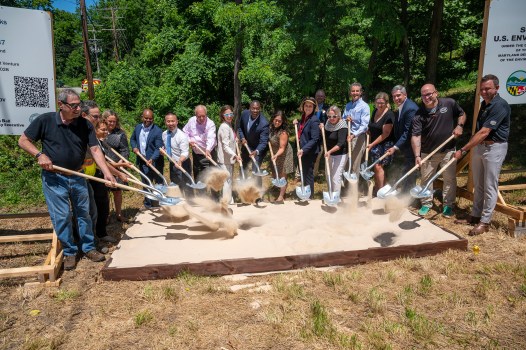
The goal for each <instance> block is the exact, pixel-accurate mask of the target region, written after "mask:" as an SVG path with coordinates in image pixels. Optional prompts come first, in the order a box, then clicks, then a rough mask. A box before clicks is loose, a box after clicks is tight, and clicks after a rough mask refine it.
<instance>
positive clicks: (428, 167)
mask: <svg viewBox="0 0 526 350" xmlns="http://www.w3.org/2000/svg"><path fill="white" fill-rule="evenodd" d="M454 154H455V150H454V149H453V150H450V151H447V152H437V153H435V154H434V155H433V156H432V157H431V158H430V159H428V160H427V161H426V162H425V163H424V164H423V165H422V167H421V168H420V175H421V176H422V177H421V182H420V186H422V187H424V186H425V185H426V184H427V182H428V181H429V179H431V178H432V177H433V175H435V174H436V172H437V170H438V167H439V166H440V167H443V166H444V165H446V163H447V162H449V160H450V159H451V158H452V157H453V155H454ZM426 156H427V154H425V153H422V158H425V157H426ZM456 170H457V162H453V164H451V165H450V166H449V167H448V168H447V169H446V170H444V172H443V173H442V178H443V180H444V187H443V188H442V196H443V203H444V205H447V206H449V207H452V206H454V205H455V200H456V196H457V175H456ZM428 188H429V190H430V191H431V192H433V184H431V185H429V187H428ZM421 203H422V205H423V206H426V207H432V206H433V196H432V195H431V196H430V197H427V198H422V199H421Z"/></svg>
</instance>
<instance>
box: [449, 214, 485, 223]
mask: <svg viewBox="0 0 526 350" xmlns="http://www.w3.org/2000/svg"><path fill="white" fill-rule="evenodd" d="M453 222H454V223H455V224H457V225H476V224H478V223H479V222H480V218H479V217H476V216H471V215H469V216H468V217H467V218H465V219H457V220H455V221H453Z"/></svg>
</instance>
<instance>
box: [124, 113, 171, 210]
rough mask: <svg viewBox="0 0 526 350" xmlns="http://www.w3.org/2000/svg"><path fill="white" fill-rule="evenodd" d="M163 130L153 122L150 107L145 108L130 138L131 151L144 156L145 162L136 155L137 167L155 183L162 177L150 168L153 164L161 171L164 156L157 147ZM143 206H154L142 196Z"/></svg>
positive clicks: (161, 140)
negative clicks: (140, 121)
mask: <svg viewBox="0 0 526 350" xmlns="http://www.w3.org/2000/svg"><path fill="white" fill-rule="evenodd" d="M162 134H163V131H162V130H161V128H160V127H158V126H157V125H155V124H154V123H153V111H152V110H151V109H148V108H147V109H145V110H143V111H142V123H141V124H139V125H137V126H136V127H135V130H133V133H132V135H131V138H130V145H131V147H132V150H133V153H135V154H138V153H140V154H142V155H143V156H144V158H146V160H147V163H145V162H144V161H143V160H142V159H141V158H140V157H139V156H137V160H136V164H137V167H138V168H139V169H140V170H141V171H142V172H143V173H144V174H145V175H146V176H148V178H149V179H150V180H151V181H152V182H155V183H162V182H163V181H162V179H161V178H159V176H158V175H157V174H156V173H155V172H154V171H153V170H152V169H151V168H150V165H153V166H154V167H155V168H156V169H157V170H159V172H161V173H162V172H163V167H164V158H163V157H162V156H161V153H160V152H159V148H161V147H163V138H162ZM142 181H143V182H144V183H147V181H146V179H142ZM143 203H144V206H145V207H146V208H148V209H149V208H151V207H152V206H155V203H153V201H152V200H150V199H148V198H146V197H145V198H144V202H143Z"/></svg>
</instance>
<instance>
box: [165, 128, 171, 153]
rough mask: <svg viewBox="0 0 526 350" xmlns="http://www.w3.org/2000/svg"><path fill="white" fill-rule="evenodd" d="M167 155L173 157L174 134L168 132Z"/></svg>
mask: <svg viewBox="0 0 526 350" xmlns="http://www.w3.org/2000/svg"><path fill="white" fill-rule="evenodd" d="M166 153H168V155H169V156H170V157H171V156H172V132H171V131H168V133H167V134H166Z"/></svg>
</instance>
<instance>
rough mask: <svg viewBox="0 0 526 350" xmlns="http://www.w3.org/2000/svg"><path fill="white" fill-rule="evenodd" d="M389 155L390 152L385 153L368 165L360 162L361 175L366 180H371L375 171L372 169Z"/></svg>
mask: <svg viewBox="0 0 526 350" xmlns="http://www.w3.org/2000/svg"><path fill="white" fill-rule="evenodd" d="M388 155H389V153H385V154H384V155H383V156H381V157H380V158H378V159H377V160H375V161H374V162H373V163H372V164H371V165H369V166H368V167H366V164H365V163H362V164H360V167H361V168H362V169H361V170H360V175H362V177H363V178H364V179H365V180H366V181H369V180H371V178H372V177H373V175H374V172H372V171H371V169H372V168H373V167H374V166H375V165H376V164H378V163H380V162H381V161H382V159H384V158H385V157H387V156H388Z"/></svg>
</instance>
